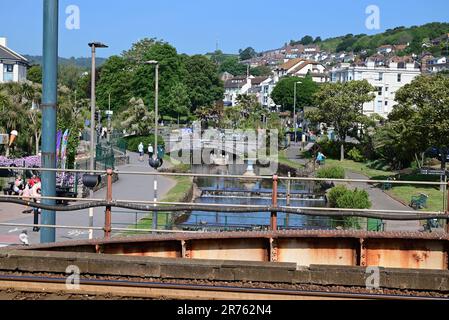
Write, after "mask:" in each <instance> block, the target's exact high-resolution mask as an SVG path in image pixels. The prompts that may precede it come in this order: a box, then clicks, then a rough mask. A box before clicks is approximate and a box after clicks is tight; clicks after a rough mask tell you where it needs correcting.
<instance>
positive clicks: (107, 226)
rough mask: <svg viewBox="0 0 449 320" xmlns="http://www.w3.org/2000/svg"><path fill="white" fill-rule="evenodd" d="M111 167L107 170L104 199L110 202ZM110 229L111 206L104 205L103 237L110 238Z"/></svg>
mask: <svg viewBox="0 0 449 320" xmlns="http://www.w3.org/2000/svg"><path fill="white" fill-rule="evenodd" d="M112 174H113V171H112V169H108V170H107V191H106V201H107V202H108V203H111V201H112ZM111 231H112V208H111V206H110V205H109V206H106V211H105V217H104V237H105V239H110V238H111Z"/></svg>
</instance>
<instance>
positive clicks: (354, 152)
mask: <svg viewBox="0 0 449 320" xmlns="http://www.w3.org/2000/svg"><path fill="white" fill-rule="evenodd" d="M348 157H349V159H351V160H354V161H355V162H364V161H365V160H366V159H365V157H364V156H363V155H362V153H361V152H360V150H359V149H357V148H352V149H351V151H349V152H348Z"/></svg>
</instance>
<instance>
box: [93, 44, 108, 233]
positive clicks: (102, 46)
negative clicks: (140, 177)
mask: <svg viewBox="0 0 449 320" xmlns="http://www.w3.org/2000/svg"><path fill="white" fill-rule="evenodd" d="M89 47H91V49H92V69H91V97H90V170H91V174H93V173H94V172H93V171H95V169H96V168H95V111H96V108H97V107H96V96H95V80H96V78H95V70H96V67H95V55H96V48H107V47H108V46H106V45H104V44H102V43H99V42H91V43H89ZM89 195H90V198H93V196H94V191H93V189H90V192H89ZM93 225H94V209H93V208H89V227H93ZM93 236H94V231H93V229H89V239H93Z"/></svg>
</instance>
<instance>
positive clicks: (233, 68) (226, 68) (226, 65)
mask: <svg viewBox="0 0 449 320" xmlns="http://www.w3.org/2000/svg"><path fill="white" fill-rule="evenodd" d="M219 71H220V72H229V73H230V74H233V75H234V76H243V75H246V73H247V72H248V67H247V66H246V65H244V64H241V63H240V61H239V58H237V57H228V58H226V59H225V60H224V61H223V63H222V64H221V65H220V69H219Z"/></svg>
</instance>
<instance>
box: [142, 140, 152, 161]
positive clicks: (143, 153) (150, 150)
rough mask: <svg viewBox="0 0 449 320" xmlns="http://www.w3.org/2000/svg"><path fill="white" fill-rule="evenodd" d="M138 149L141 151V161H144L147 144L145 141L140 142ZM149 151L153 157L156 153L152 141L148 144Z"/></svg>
mask: <svg viewBox="0 0 449 320" xmlns="http://www.w3.org/2000/svg"><path fill="white" fill-rule="evenodd" d="M138 151H139V161H140V162H143V160H144V159H143V157H144V155H145V146H144V144H143V142H141V143H140V144H139V147H138ZM147 151H148V154H149V156H150V158H152V157H153V155H154V147H153V145H152V144H151V143H150V144H148V148H147Z"/></svg>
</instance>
